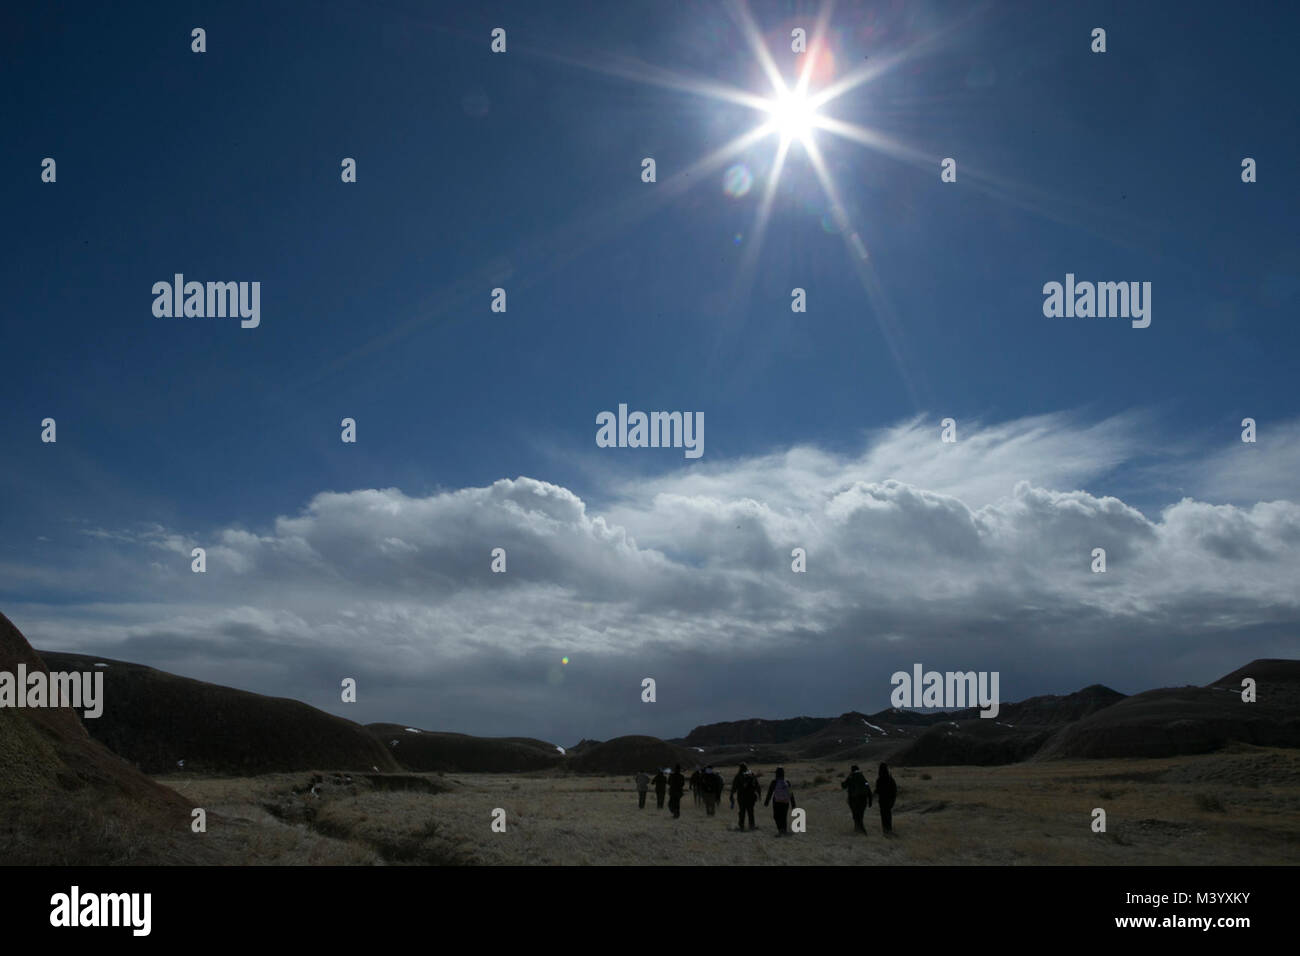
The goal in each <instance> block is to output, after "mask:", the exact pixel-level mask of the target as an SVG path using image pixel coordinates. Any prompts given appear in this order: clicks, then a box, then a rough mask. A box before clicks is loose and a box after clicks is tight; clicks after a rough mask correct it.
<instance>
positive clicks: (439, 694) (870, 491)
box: [11, 416, 1300, 741]
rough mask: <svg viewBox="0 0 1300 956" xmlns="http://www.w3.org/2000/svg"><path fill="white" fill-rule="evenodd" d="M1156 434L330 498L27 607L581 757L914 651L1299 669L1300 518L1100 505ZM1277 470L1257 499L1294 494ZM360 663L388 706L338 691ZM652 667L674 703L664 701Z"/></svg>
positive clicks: (71, 630)
mask: <svg viewBox="0 0 1300 956" xmlns="http://www.w3.org/2000/svg"><path fill="white" fill-rule="evenodd" d="M1143 427H1144V422H1143V420H1142V419H1141V418H1140V417H1133V416H1125V417H1120V418H1115V419H1110V420H1107V421H1104V422H1101V423H1094V424H1087V423H1080V422H1078V421H1076V420H1074V419H1072V418H1070V417H1068V416H1040V417H1036V418H1030V419H1023V420H1018V421H1015V422H1010V423H1004V424H1000V425H992V426H987V427H985V426H970V427H967V428H966V429H965V430H964V431H963V433H961V434H960V439H961V440H960V441H959V442H958V443H957V444H956V445H944V444H942V443H940V442H939V441H938V439H937V432H936V430H935V429H934V428H933V427H931V425H930V424H928V423H927V424H922V423H921V422H919V421H918V422H909V423H904V424H902V425H899V426H898V427H896V428H893V429H889V430H885V431H882V432H879V433H877V434H875V435H873V436H871V438H870V440H869V441H868V442H867V444H866V446H865V448H864V449H863V451H862V452H861V453H860V454H858V455H854V456H836V455H832V454H829V453H827V452H824V451H821V450H818V449H815V448H808V447H799V448H792V449H789V450H787V451H785V452H783V453H780V454H772V455H767V456H761V457H756V458H750V459H742V460H732V461H721V462H710V463H707V464H704V463H701V465H700V466H697V467H690V468H685V469H682V470H680V471H676V472H673V473H669V474H664V475H659V476H657V477H654V478H650V479H640V480H637V479H626V480H623V481H621V482H619V483H618V484H617V485H615V486H614V487H613V490H612V491H611V492H610V493H609V494H608V497H607V499H606V500H603V501H602V502H601V503H600V505H599V507H593V506H591V505H589V504H588V503H587V502H585V501H584V500H583V499H582V498H580V497H579V496H578V495H577V494H575V493H574V492H573V491H571V490H569V489H566V488H563V487H560V486H558V485H555V484H552V483H549V482H546V481H541V480H537V479H534V478H528V477H519V478H516V479H513V480H510V479H503V480H500V481H497V482H494V483H493V484H491V485H489V486H487V487H481V488H464V489H459V490H454V491H448V492H444V493H439V494H433V495H428V496H425V497H413V496H410V495H407V494H405V493H403V492H402V491H401V490H399V489H396V488H385V489H361V490H356V491H352V492H345V493H339V492H327V493H321V494H319V495H316V496H315V497H314V498H313V499H311V500H310V501H309V502H307V504H306V505H305V507H304V508H303V509H302V510H301V511H300V512H299V513H298V514H296V515H291V516H280V517H276V518H273V519H271V520H269V521H267V522H266V523H265V525H263V526H261V527H253V528H251V529H249V528H217V529H211V530H209V531H207V532H205V533H185V532H182V531H180V530H177V529H168V528H162V527H158V526H149V527H143V528H139V529H119V530H103V529H96V530H94V531H91V532H88V533H87V534H88V535H89V536H90V538H91V540H92V541H93V542H95V548H96V550H95V554H96V555H97V558H96V559H95V560H91V561H90V562H89V563H82V564H80V565H78V567H76V568H75V569H69V570H67V572H66V573H64V574H63V575H62V576H60V575H58V574H55V573H53V572H52V571H51V570H50V569H41V568H34V569H33V568H28V569H26V570H25V572H24V577H23V578H22V579H21V580H24V581H28V582H37V581H39V582H40V583H41V585H42V589H49V588H51V587H53V586H54V585H53V584H52V582H54V581H57V580H62V582H63V593H62V594H60V595H58V596H57V598H51V599H49V600H44V601H42V602H28V603H25V604H21V605H18V606H16V607H14V608H12V612H11V616H12V617H14V618H15V620H16V622H17V623H18V624H19V626H20V627H24V628H25V629H27V630H28V631H29V634H30V636H31V637H32V639H33V641H34V642H35V643H36V644H37V645H38V646H45V647H50V648H58V649H67V650H86V651H90V652H93V653H96V654H101V655H103V656H117V657H121V658H126V659H133V660H141V661H143V662H145V663H150V664H153V665H155V666H159V667H165V668H168V669H173V670H178V671H180V672H182V673H186V674H188V675H190V676H196V677H201V678H204V679H209V680H224V681H227V682H231V683H237V684H239V686H244V687H249V688H250V689H254V690H259V691H261V692H264V693H275V694H278V695H282V696H296V697H300V698H302V699H305V700H308V701H309V702H311V703H314V704H316V705H317V706H324V707H328V708H329V709H331V710H333V711H335V712H340V713H344V714H346V715H347V716H352V717H353V718H354V719H363V720H399V721H402V722H405V723H410V724H412V725H420V724H423V725H424V726H431V727H442V728H446V729H458V730H468V731H471V732H485V733H522V732H525V731H527V732H530V733H541V732H542V731H543V730H546V729H549V730H550V732H551V733H552V734H553V735H555V736H556V737H560V738H563V739H564V740H566V741H567V740H570V739H576V737H577V736H583V735H586V736H612V735H613V734H615V733H621V732H632V731H648V732H653V733H657V734H661V735H665V736H667V735H673V734H679V733H685V732H686V731H687V730H688V729H689V727H690V725H691V724H692V723H694V722H696V721H699V720H713V719H734V718H737V717H744V716H755V715H766V716H774V717H775V716H790V715H792V714H794V713H796V712H811V713H831V712H838V711H840V710H845V709H848V708H849V707H857V708H859V709H877V708H879V707H883V706H885V705H886V700H887V695H888V689H889V685H888V674H889V673H892V671H893V670H895V669H898V668H899V667H910V664H911V662H913V661H922V662H924V663H926V664H927V666H930V665H933V666H936V667H939V668H941V669H951V668H957V667H961V668H963V669H964V668H970V667H974V668H976V669H981V670H985V669H989V670H992V669H1002V670H1004V672H1009V673H1010V674H1011V675H1012V676H1013V677H1014V676H1016V675H1018V677H1019V684H1020V686H1019V693H1018V696H1027V695H1029V694H1033V693H1042V692H1060V691H1068V690H1071V689H1075V688H1077V687H1078V686H1082V685H1083V684H1086V683H1092V682H1093V681H1097V680H1100V681H1103V682H1108V683H1111V684H1117V683H1121V682H1122V679H1128V680H1130V681H1133V682H1135V683H1136V686H1129V687H1127V688H1123V689H1127V690H1139V689H1144V688H1145V687H1146V686H1153V685H1160V684H1167V683H1177V682H1179V678H1184V679H1186V680H1195V681H1197V682H1203V681H1205V680H1208V679H1210V678H1211V677H1214V676H1218V675H1217V672H1216V673H1193V672H1194V671H1195V669H1196V667H1205V666H1213V665H1207V664H1206V663H1205V661H1207V660H1215V661H1221V662H1222V667H1221V669H1222V670H1224V671H1226V670H1229V669H1231V668H1232V667H1235V666H1237V665H1238V664H1240V663H1244V662H1245V661H1246V660H1248V659H1250V658H1251V657H1257V656H1269V655H1273V656H1278V655H1279V654H1280V653H1281V650H1280V649H1281V648H1283V647H1285V646H1287V642H1288V641H1291V640H1293V638H1292V637H1291V635H1293V634H1294V628H1295V625H1296V623H1297V621H1298V620H1300V606H1298V605H1300V597H1298V596H1297V593H1296V588H1295V581H1296V580H1297V579H1300V504H1297V503H1296V502H1295V501H1294V500H1289V499H1283V498H1281V497H1279V498H1277V499H1276V500H1267V501H1255V502H1253V503H1249V504H1244V503H1236V504H1214V503H1208V502H1206V501H1202V500H1196V499H1193V498H1183V499H1182V500H1178V501H1174V502H1171V503H1169V504H1167V505H1166V506H1165V507H1164V508H1163V509H1162V510H1160V511H1159V512H1158V513H1156V514H1153V515H1146V514H1143V513H1142V512H1141V511H1139V510H1138V509H1136V508H1135V507H1133V506H1131V505H1129V504H1126V503H1125V502H1124V501H1122V500H1120V499H1118V498H1116V497H1113V496H1109V495H1106V494H1104V493H1101V491H1100V490H1098V489H1097V488H1096V485H1097V484H1098V483H1103V482H1104V481H1105V479H1106V476H1107V475H1108V474H1110V473H1111V472H1113V471H1114V470H1115V469H1116V468H1118V467H1120V466H1122V465H1123V464H1124V463H1125V462H1126V461H1130V460H1132V459H1133V458H1134V457H1135V456H1136V455H1139V454H1140V453H1141V451H1142V449H1143V448H1144V443H1143V442H1142V441H1141V431H1142V428H1143ZM1225 454H1226V453H1225ZM1269 460H1270V461H1272V462H1274V464H1273V466H1272V467H1273V468H1277V467H1288V462H1289V459H1288V458H1286V456H1285V455H1280V456H1278V455H1275V456H1274V457H1273V458H1272V459H1269ZM1226 461H1229V459H1227V458H1226V457H1224V456H1223V455H1212V456H1209V457H1208V458H1207V459H1206V461H1205V463H1204V470H1203V473H1202V475H1201V478H1202V480H1203V482H1204V484H1205V486H1207V487H1212V486H1214V485H1215V484H1216V483H1222V482H1225V481H1228V480H1229V479H1228V478H1227V477H1225V476H1226V475H1228V474H1229V473H1230V471H1231V469H1230V467H1229V465H1226V464H1225V462H1226ZM1180 467H1185V463H1184V464H1183V465H1180ZM1251 469H1253V470H1251V471H1250V476H1251V479H1252V481H1253V482H1254V485H1253V486H1252V487H1256V488H1259V489H1273V490H1278V489H1279V488H1280V487H1281V483H1280V481H1279V479H1278V477H1277V476H1275V475H1273V474H1272V473H1271V472H1270V471H1269V466H1268V465H1266V464H1261V463H1260V462H1259V461H1255V462H1254V463H1253V464H1252V465H1251ZM1292 474H1294V472H1292ZM1089 486H1092V487H1093V490H1088V488H1089ZM192 547H204V548H206V549H207V551H208V558H207V567H208V570H207V573H206V574H193V573H191V572H190V569H189V553H190V549H191V548H192ZM497 547H500V548H504V549H505V550H506V553H507V568H508V570H507V572H506V573H505V574H494V573H492V572H491V570H490V560H491V551H492V549H493V548H497ZM795 547H800V548H804V549H805V550H806V552H807V562H808V565H807V566H808V570H807V573H806V574H795V573H792V571H791V567H790V562H791V550H792V549H793V548H795ZM1094 548H1104V549H1105V550H1106V554H1107V571H1106V573H1105V574H1095V573H1093V572H1092V571H1091V563H1092V551H1093V549H1094ZM91 582H93V584H92V583H91ZM105 593H112V594H113V595H114V598H113V600H112V602H111V603H108V602H104V601H102V600H98V599H97V598H95V597H93V596H95V595H103V594H105ZM1216 650H1217V653H1216ZM561 655H567V656H569V657H570V658H572V660H573V665H572V666H571V667H569V668H563V669H561V668H560V667H559V665H558V663H557V662H558V659H559V657H560V656H561ZM342 676H354V677H358V679H359V681H360V683H361V686H362V689H363V693H362V700H363V701H364V702H365V706H361V704H358V705H357V708H356V710H352V711H350V710H348V709H346V708H341V707H340V706H339V705H338V704H337V693H336V691H334V690H333V688H336V687H337V685H338V681H339V679H340V678H341V677H342ZM643 676H654V677H656V680H657V682H658V685H659V689H660V690H659V692H660V701H661V703H657V704H656V705H654V707H641V706H640V705H639V687H640V680H641V678H642V677H643ZM1002 686H1003V693H1004V696H1006V695H1017V686H1016V681H1015V680H1014V679H1013V680H1011V681H1008V680H1007V679H1006V678H1004V680H1003V685H1002ZM367 690H368V691H369V693H368V694H367V693H366V691H367Z"/></svg>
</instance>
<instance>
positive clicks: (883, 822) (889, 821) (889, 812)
mask: <svg viewBox="0 0 1300 956" xmlns="http://www.w3.org/2000/svg"><path fill="white" fill-rule="evenodd" d="M880 828H881V829H882V830H884V831H885V832H886V833H892V832H893V830H894V808H893V807H886V806H884V805H882V806H881V807H880Z"/></svg>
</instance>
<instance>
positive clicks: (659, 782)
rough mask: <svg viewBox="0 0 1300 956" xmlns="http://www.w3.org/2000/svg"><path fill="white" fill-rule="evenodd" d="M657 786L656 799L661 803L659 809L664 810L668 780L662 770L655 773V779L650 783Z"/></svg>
mask: <svg viewBox="0 0 1300 956" xmlns="http://www.w3.org/2000/svg"><path fill="white" fill-rule="evenodd" d="M650 782H651V783H653V784H654V785H655V799H656V800H657V801H658V802H659V807H658V809H660V810H662V809H663V808H664V791H665V790H666V789H668V778H667V777H665V776H664V772H663V771H662V770H657V771H655V775H654V779H652V780H651V781H650Z"/></svg>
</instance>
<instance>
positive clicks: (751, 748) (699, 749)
mask: <svg viewBox="0 0 1300 956" xmlns="http://www.w3.org/2000/svg"><path fill="white" fill-rule="evenodd" d="M691 749H692V750H698V751H699V752H700V753H704V748H703V747H692V748H691ZM749 749H750V750H753V749H754V748H753V747H750V748H749Z"/></svg>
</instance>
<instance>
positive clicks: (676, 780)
mask: <svg viewBox="0 0 1300 956" xmlns="http://www.w3.org/2000/svg"><path fill="white" fill-rule="evenodd" d="M685 789H686V774H684V773H682V765H681V764H678V765H677V766H675V767H673V772H672V773H670V774H669V775H668V809H669V810H671V811H672V814H673V819H677V818H678V817H680V816H681V815H682V791H684V790H685Z"/></svg>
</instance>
